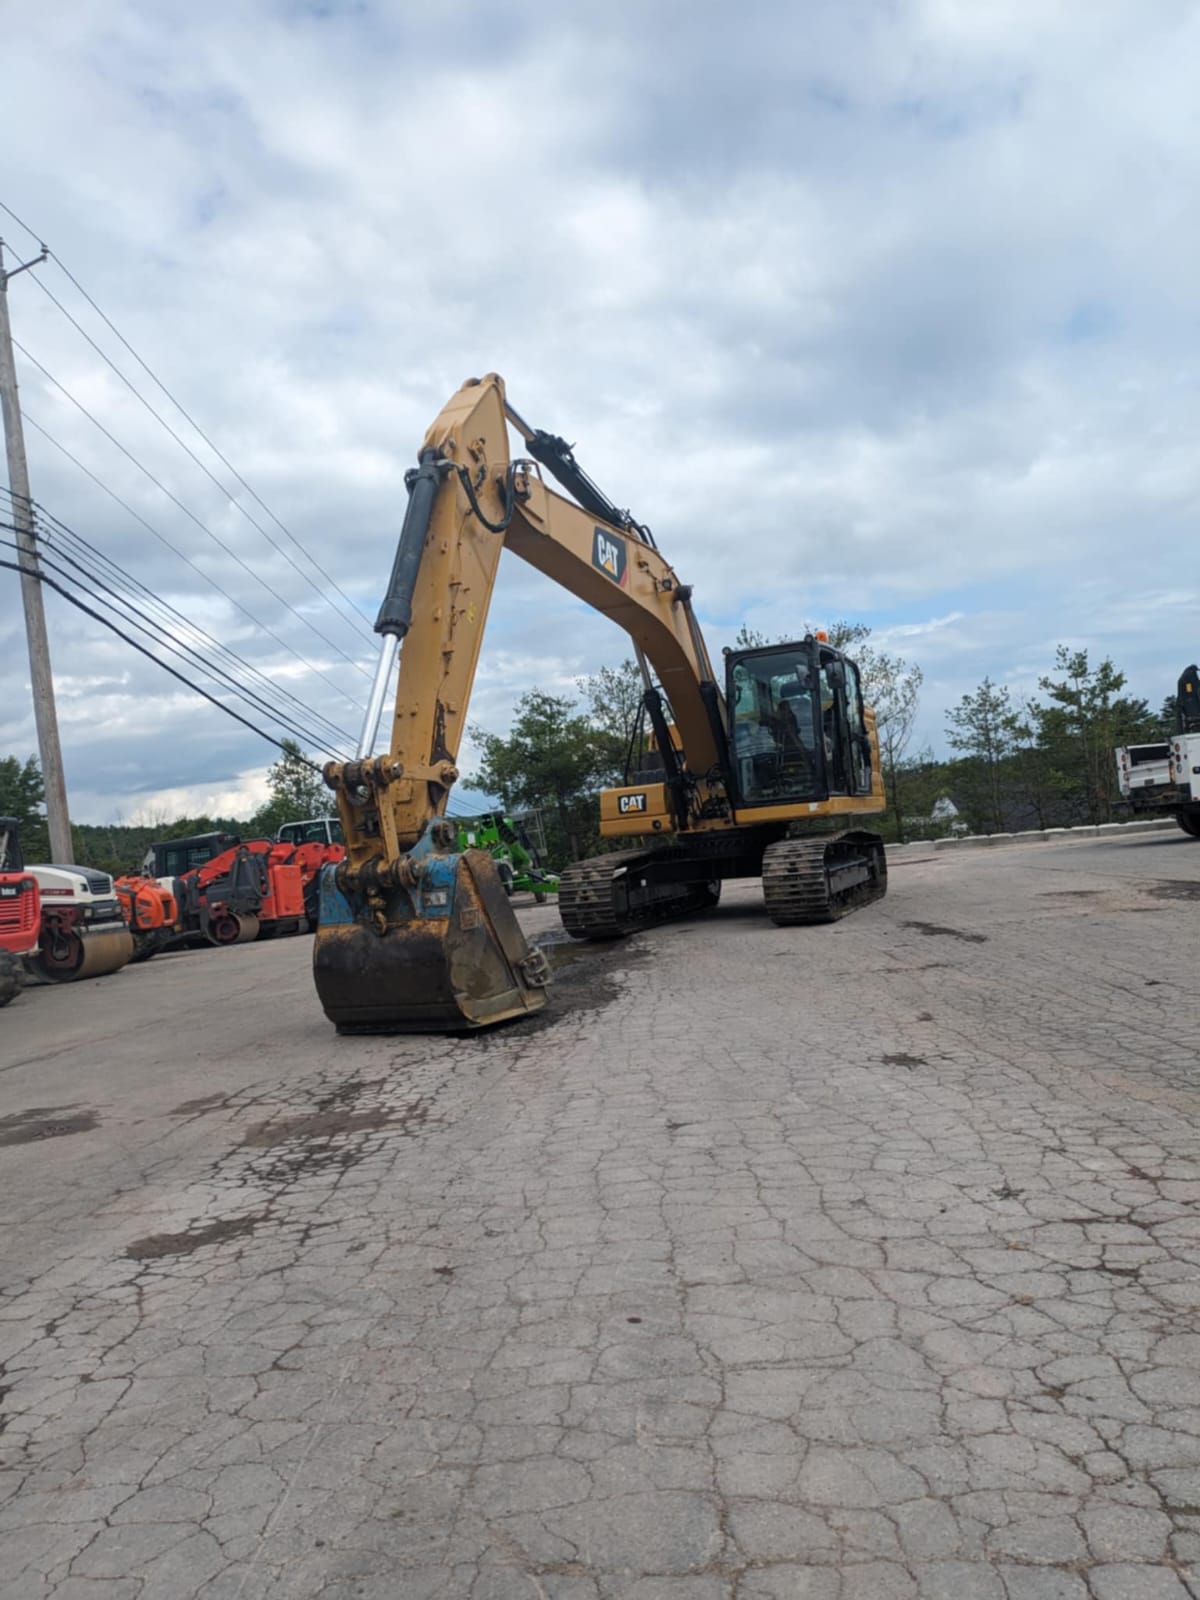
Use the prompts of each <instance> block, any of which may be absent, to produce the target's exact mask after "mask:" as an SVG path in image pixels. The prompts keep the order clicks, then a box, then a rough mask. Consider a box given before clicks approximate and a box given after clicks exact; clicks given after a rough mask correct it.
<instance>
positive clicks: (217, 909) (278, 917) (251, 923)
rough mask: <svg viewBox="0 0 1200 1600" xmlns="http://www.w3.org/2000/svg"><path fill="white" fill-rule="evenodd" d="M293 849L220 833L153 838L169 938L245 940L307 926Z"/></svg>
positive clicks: (211, 941)
mask: <svg viewBox="0 0 1200 1600" xmlns="http://www.w3.org/2000/svg"><path fill="white" fill-rule="evenodd" d="M294 854H295V851H294V849H293V847H292V846H291V845H278V844H276V843H275V842H274V841H273V840H271V839H249V840H241V839H238V838H236V837H233V836H231V835H229V834H224V833H209V834H197V835H195V836H193V837H191V838H187V839H166V840H162V841H161V842H159V843H158V844H156V845H155V846H154V877H155V881H156V882H157V883H158V885H159V886H160V887H162V888H167V889H169V890H170V891H171V892H172V893H173V894H174V896H175V901H176V905H177V917H176V922H177V924H178V926H177V928H176V930H175V933H174V935H173V941H172V942H179V943H188V942H192V943H194V942H205V943H208V944H249V943H250V941H251V940H252V939H258V938H273V937H274V936H275V935H276V934H280V933H298V932H300V930H301V929H302V928H306V927H307V926H308V916H307V912H306V910H305V904H304V888H305V874H304V871H303V869H302V868H301V866H299V865H298V864H297V863H296V862H294V861H293V860H292V859H291V858H292V856H293V855H294ZM319 864H320V863H319V862H318V863H315V864H314V865H313V866H312V867H311V868H310V871H309V875H310V876H315V874H316V872H317V870H318V866H319Z"/></svg>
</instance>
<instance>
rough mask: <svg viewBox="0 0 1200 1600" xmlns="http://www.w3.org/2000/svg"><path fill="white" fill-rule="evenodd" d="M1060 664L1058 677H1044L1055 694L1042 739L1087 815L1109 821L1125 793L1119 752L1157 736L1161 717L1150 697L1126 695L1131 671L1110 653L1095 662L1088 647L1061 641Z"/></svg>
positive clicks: (1043, 717)
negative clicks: (1121, 788)
mask: <svg viewBox="0 0 1200 1600" xmlns="http://www.w3.org/2000/svg"><path fill="white" fill-rule="evenodd" d="M1054 665H1055V671H1056V672H1057V673H1058V676H1057V677H1049V676H1048V677H1045V678H1041V679H1039V683H1040V686H1041V688H1042V689H1043V690H1044V691H1045V692H1046V694H1047V695H1048V696H1049V704H1048V705H1046V706H1044V707H1042V708H1040V718H1039V720H1040V728H1039V742H1040V743H1041V744H1042V746H1043V747H1044V748H1045V749H1046V750H1047V751H1048V752H1050V753H1052V756H1053V760H1054V764H1055V766H1056V767H1057V768H1058V769H1059V771H1060V772H1061V773H1062V774H1063V775H1064V780H1065V786H1066V787H1067V789H1068V790H1070V791H1073V793H1074V794H1075V795H1076V796H1077V798H1078V805H1079V809H1080V811H1081V812H1082V815H1083V816H1085V817H1086V818H1087V820H1088V821H1089V822H1107V821H1109V820H1111V818H1112V815H1113V809H1114V806H1115V803H1116V801H1117V800H1118V798H1119V791H1118V785H1117V771H1116V763H1115V761H1114V759H1113V751H1114V750H1115V749H1116V748H1117V746H1118V745H1123V744H1139V743H1142V742H1144V741H1148V740H1152V739H1153V738H1154V737H1155V734H1156V731H1157V727H1158V718H1157V717H1156V715H1155V714H1154V713H1153V712H1151V710H1150V707H1149V705H1148V704H1147V703H1146V701H1145V700H1139V699H1135V698H1132V697H1131V696H1129V695H1122V694H1121V692H1120V691H1121V690H1122V689H1123V688H1124V687H1125V683H1126V677H1125V674H1124V673H1123V672H1119V671H1118V670H1117V668H1116V667H1115V666H1114V665H1113V663H1112V660H1111V659H1110V658H1109V657H1108V656H1105V658H1104V660H1103V661H1101V662H1100V663H1099V664H1098V665H1096V666H1093V665H1092V664H1091V662H1090V661H1089V659H1088V652H1087V651H1086V650H1072V649H1069V648H1068V646H1066V645H1061V644H1060V645H1059V646H1058V649H1057V650H1056V651H1055V657H1054Z"/></svg>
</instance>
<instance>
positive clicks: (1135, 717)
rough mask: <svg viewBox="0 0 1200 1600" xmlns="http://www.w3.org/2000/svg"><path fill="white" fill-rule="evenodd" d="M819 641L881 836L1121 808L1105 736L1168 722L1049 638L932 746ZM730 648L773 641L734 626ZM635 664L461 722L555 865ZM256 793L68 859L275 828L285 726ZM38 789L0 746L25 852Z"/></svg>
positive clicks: (629, 740)
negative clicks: (863, 756)
mask: <svg viewBox="0 0 1200 1600" xmlns="http://www.w3.org/2000/svg"><path fill="white" fill-rule="evenodd" d="M828 634H829V641H830V643H831V644H832V645H833V646H834V648H836V649H840V650H844V651H845V652H846V654H847V655H848V656H849V657H850V658H851V659H852V660H853V661H855V662H856V663H857V665H858V668H859V671H860V673H861V675H862V683H863V694H864V698H865V699H866V701H867V702H868V704H870V705H871V706H873V708H874V710H875V715H876V721H877V728H878V734H879V747H880V760H881V763H882V766H883V774H884V783H885V787H886V789H887V793H888V811H887V815H886V816H885V817H883V818H881V819H877V821H876V823H874V824H873V825H874V826H877V827H878V828H879V829H880V831H882V832H883V834H884V836H885V838H888V839H890V840H898V839H905V838H914V837H924V836H928V835H930V834H936V833H937V832H939V831H945V829H946V827H948V826H949V823H947V822H941V823H939V822H938V821H937V820H935V815H934V814H935V811H937V810H938V802H939V801H942V802H947V801H948V802H950V803H951V806H952V807H953V809H954V811H955V812H956V813H957V818H958V825H959V826H965V827H966V828H967V829H969V830H970V831H972V832H978V833H997V832H1013V831H1016V830H1018V829H1021V828H1034V827H1038V828H1042V827H1061V826H1068V827H1069V826H1071V825H1073V824H1076V823H1085V822H1089V823H1090V822H1106V821H1109V820H1111V819H1112V818H1113V817H1114V816H1116V815H1119V814H1120V810H1121V804H1120V795H1119V791H1118V788H1117V775H1116V764H1115V762H1114V759H1113V750H1114V748H1115V747H1116V746H1118V745H1122V744H1142V743H1151V742H1155V741H1158V740H1161V739H1165V738H1167V737H1168V736H1169V734H1170V732H1171V730H1172V728H1173V725H1174V724H1173V715H1174V712H1173V708H1174V699H1173V697H1168V698H1167V699H1166V701H1165V702H1164V704H1163V705H1162V706H1161V707H1160V708H1159V710H1157V711H1154V710H1152V708H1151V706H1150V704H1149V702H1148V701H1146V700H1143V699H1139V698H1138V697H1136V696H1134V695H1131V694H1129V693H1128V692H1127V679H1126V676H1125V674H1124V673H1123V672H1121V671H1119V670H1118V669H1117V667H1116V666H1115V665H1114V663H1113V662H1112V660H1111V659H1110V658H1109V657H1107V656H1106V657H1105V658H1104V659H1103V660H1102V661H1100V662H1098V663H1093V662H1092V660H1091V658H1090V656H1089V653H1088V651H1087V650H1086V649H1084V650H1079V649H1072V648H1069V647H1067V646H1066V645H1059V646H1058V648H1057V650H1056V652H1055V659H1054V666H1053V669H1052V670H1051V671H1050V672H1048V673H1046V674H1045V675H1044V676H1042V677H1041V678H1040V679H1039V681H1038V688H1039V695H1037V696H1024V697H1018V696H1014V695H1013V694H1012V693H1011V692H1010V690H1009V689H1008V688H1007V687H1006V686H1005V685H1003V684H997V683H994V682H993V681H992V679H991V678H990V677H989V678H985V679H984V680H983V682H982V683H981V684H980V685H979V686H978V688H976V689H975V690H974V691H973V692H972V693H970V694H965V695H963V697H962V699H961V700H960V701H959V703H958V704H957V705H956V706H952V707H950V708H949V709H948V710H947V713H946V740H947V744H948V745H949V747H950V750H951V751H952V752H953V753H952V754H951V755H950V756H949V757H948V758H945V759H943V758H939V757H936V756H935V755H934V754H933V752H932V750H930V749H925V750H921V751H919V752H917V753H915V754H910V753H909V751H908V746H909V744H910V741H911V738H912V732H913V725H914V721H915V718H916V713H917V709H918V705H919V700H920V691H921V686H922V681H923V675H922V672H921V669H920V667H918V666H916V665H914V664H913V663H911V662H908V661H905V660H903V659H902V658H900V657H898V656H893V655H891V654H889V653H888V652H886V651H884V650H881V649H879V648H878V647H876V646H875V645H874V644H873V643H872V641H871V630H870V628H869V627H867V626H866V625H865V624H863V623H854V622H844V621H840V622H835V623H833V624H832V625H831V626H830V627H829V629H828ZM736 642H737V645H738V647H740V648H753V647H755V646H759V645H766V644H769V643H773V642H775V643H777V642H781V641H778V640H775V641H772V640H770V639H768V638H766V637H765V636H764V635H762V634H759V633H756V632H754V631H753V630H751V629H748V628H745V627H743V629H742V630H741V632H740V633H739V635H738V638H737V641H736ZM643 689H644V684H643V680H642V674H641V670H640V668H639V667H638V665H637V663H636V662H634V661H623V662H621V663H620V665H618V666H615V667H603V668H602V669H601V670H600V671H599V672H597V673H595V674H593V675H592V676H590V677H581V678H579V679H577V680H576V690H577V692H576V693H575V694H574V695H571V694H559V695H555V694H548V693H546V692H545V691H543V690H541V689H532V690H530V691H529V692H528V693H527V694H525V695H523V696H522V697H521V699H520V700H519V701H518V703H517V707H516V713H515V715H514V718H513V721H512V726H511V728H510V729H509V732H508V733H507V734H506V735H500V734H496V733H492V732H491V731H489V730H488V729H485V728H480V727H472V729H471V734H472V737H473V739H474V741H475V744H476V746H477V747H478V750H479V753H480V760H479V764H478V767H477V769H476V771H475V772H473V773H471V774H469V775H468V777H467V779H466V782H467V784H469V785H470V786H471V787H472V788H475V789H479V790H481V791H483V792H484V793H486V794H489V795H495V796H496V797H498V798H499V800H500V801H501V803H502V804H503V806H504V807H505V809H506V810H509V811H533V810H536V811H538V812H539V813H540V815H541V819H542V825H543V829H544V832H545V836H546V843H547V864H548V865H551V866H556V867H559V866H562V865H565V864H566V863H567V862H568V861H571V860H575V859H578V858H579V857H580V856H582V855H589V854H593V853H595V852H596V851H599V850H602V849H604V848H605V847H606V845H605V841H603V840H602V839H601V838H600V833H599V807H598V794H599V791H600V790H601V789H602V788H604V787H606V786H609V785H614V784H620V783H622V782H624V781H625V774H626V772H627V771H628V770H630V769H631V768H632V767H636V765H637V764H638V763H637V758H638V756H639V755H640V753H641V751H642V750H643V749H644V748H645V740H646V732H647V730H646V728H645V726H644V718H643V710H642V695H643ZM267 784H268V791H269V794H268V799H267V800H266V802H265V803H264V804H263V805H262V806H260V807H259V808H258V810H257V811H255V812H254V813H253V815H251V816H249V817H247V818H241V819H239V818H235V817H213V816H205V815H201V816H181V817H175V818H170V819H168V818H167V817H166V816H165V815H164V816H159V817H151V818H149V819H148V820H146V821H144V822H139V823H134V824H123V823H113V824H106V825H103V826H89V825H86V824H82V825H81V824H76V825H74V826H73V834H74V839H75V855H76V859H77V860H79V861H84V862H86V863H87V864H88V865H89V866H95V867H99V868H100V869H101V870H102V871H109V872H113V873H120V872H127V871H133V870H136V868H137V867H138V866H140V864H141V861H142V859H143V857H144V856H145V853H146V851H147V849H148V848H149V846H150V845H151V844H152V843H153V842H154V841H155V840H156V839H167V838H181V837H184V836H186V835H188V834H191V833H213V832H225V833H236V834H239V835H241V837H243V838H256V837H270V836H273V835H274V834H275V833H276V832H277V831H278V829H279V828H280V827H281V826H282V825H283V824H284V823H285V822H296V821H301V820H303V819H304V818H306V817H314V816H325V815H327V814H329V813H330V812H331V810H332V796H331V795H330V793H329V791H328V790H327V789H326V788H325V785H324V784H323V782H322V781H321V778H320V776H319V775H318V774H317V773H316V772H315V771H314V770H313V768H312V765H311V764H310V763H309V762H308V761H307V759H306V758H305V756H304V753H303V751H302V750H301V749H300V748H299V746H298V745H296V744H295V743H293V742H292V741H285V742H284V746H283V750H282V753H281V755H280V758H279V760H278V761H276V762H275V764H274V765H273V766H272V767H271V768H270V770H269V772H268V775H267ZM43 801H44V791H43V787H42V779H41V772H40V770H39V768H38V763H37V760H36V758H35V757H32V756H31V757H29V758H28V759H26V760H21V759H19V758H18V757H16V756H8V757H5V758H0V815H4V816H15V817H16V818H17V820H18V822H19V823H20V824H21V831H22V839H23V844H24V850H25V856H26V859H27V860H39V859H40V860H45V859H46V857H47V854H48V851H49V839H48V836H47V832H46V822H45V814H44V810H43Z"/></svg>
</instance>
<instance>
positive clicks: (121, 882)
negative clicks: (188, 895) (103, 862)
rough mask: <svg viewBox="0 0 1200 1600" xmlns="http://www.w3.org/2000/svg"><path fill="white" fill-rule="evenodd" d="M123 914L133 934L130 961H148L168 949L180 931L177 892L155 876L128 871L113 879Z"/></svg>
mask: <svg viewBox="0 0 1200 1600" xmlns="http://www.w3.org/2000/svg"><path fill="white" fill-rule="evenodd" d="M113 888H114V889H115V890H116V892H117V899H118V900H119V901H120V903H121V915H122V916H123V917H124V918H125V922H126V925H127V927H128V928H129V931H130V933H131V934H132V935H133V955H132V956H131V957H130V960H131V961H149V959H150V957H151V956H153V955H157V954H158V952H159V951H160V950H163V949H165V948H166V946H167V945H168V944H170V942H171V940H172V939H173V938H174V937H175V934H176V933H177V932H178V928H177V923H178V921H179V908H178V906H177V905H176V903H175V895H174V892H173V891H172V890H170V889H167V888H164V886H163V885H162V884H161V883H159V882H158V881H157V879H155V878H145V877H142V876H141V875H140V874H139V873H127V874H126V876H125V877H123V878H117V879H115V880H114V882H113Z"/></svg>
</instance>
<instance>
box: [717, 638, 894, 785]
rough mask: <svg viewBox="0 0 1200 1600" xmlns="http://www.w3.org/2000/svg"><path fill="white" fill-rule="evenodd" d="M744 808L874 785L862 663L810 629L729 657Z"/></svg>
mask: <svg viewBox="0 0 1200 1600" xmlns="http://www.w3.org/2000/svg"><path fill="white" fill-rule="evenodd" d="M726 685H727V687H726V704H727V706H728V707H729V722H730V744H731V763H730V765H731V769H732V776H733V780H734V793H735V803H736V806H737V809H738V811H739V813H740V812H742V811H754V810H758V809H759V808H762V807H787V808H789V809H792V810H794V808H795V807H796V806H797V805H804V804H815V803H819V802H822V801H826V800H830V799H834V798H838V797H851V796H855V795H869V794H870V793H871V788H872V781H873V774H872V762H871V741H870V737H869V735H868V733H867V727H866V720H865V713H864V708H863V700H862V686H861V684H860V682H859V675H858V669H857V667H855V665H854V663H853V662H852V661H848V660H847V659H846V658H845V656H843V655H842V654H841V652H840V651H838V650H834V649H833V648H832V647H831V646H830V645H828V644H826V643H824V642H823V641H821V640H819V639H817V638H814V637H812V636H809V637H807V638H805V639H802V640H798V641H795V642H791V643H786V644H772V645H763V646H761V647H758V648H755V649H752V650H738V651H730V652H729V654H728V656H727V657H726Z"/></svg>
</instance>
